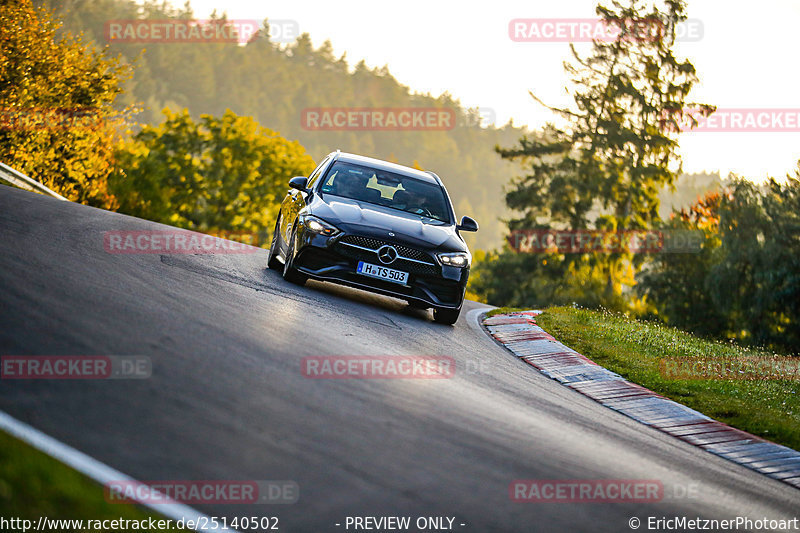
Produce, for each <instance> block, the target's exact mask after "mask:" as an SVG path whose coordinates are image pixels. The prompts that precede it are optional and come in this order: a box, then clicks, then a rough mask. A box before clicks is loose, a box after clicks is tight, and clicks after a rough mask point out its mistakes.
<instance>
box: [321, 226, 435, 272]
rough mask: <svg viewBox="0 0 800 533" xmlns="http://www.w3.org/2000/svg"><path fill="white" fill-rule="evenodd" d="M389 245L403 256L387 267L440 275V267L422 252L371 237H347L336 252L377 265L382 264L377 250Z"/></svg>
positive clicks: (341, 240) (340, 240)
mask: <svg viewBox="0 0 800 533" xmlns="http://www.w3.org/2000/svg"><path fill="white" fill-rule="evenodd" d="M348 244H352V245H355V246H360V247H361V248H369V250H370V251H367V250H362V249H360V248H353V247H352V246H347V245H348ZM385 244H388V245H390V246H393V247H394V248H395V250H397V253H398V254H399V255H400V256H402V257H398V258H397V260H396V261H395V262H394V263H392V264H390V265H387V266H388V267H390V268H397V269H400V270H404V271H406V272H409V273H411V274H421V275H429V276H431V275H438V274H439V266H438V265H436V264H435V263H434V262H433V259H431V257H430V256H429V255H428V254H426V253H425V252H423V251H421V250H417V249H415V248H410V247H408V246H403V245H401V244H395V243H392V242H386V241H381V240H379V239H373V238H370V237H362V236H360V235H345V236H344V237H342V238H341V239H339V242H338V243H337V246H336V250H337V251H338V252H339V253H340V254H342V255H344V256H347V257H350V258H352V259H356V260H358V261H366V262H370V263H377V264H382V263H381V262H380V261H379V260H378V253H377V250H378V248H380V247H381V246H383V245H385ZM403 257H408V258H410V259H415V260H416V261H424V262H425V264H422V263H417V262H415V261H406V260H404V259H403Z"/></svg>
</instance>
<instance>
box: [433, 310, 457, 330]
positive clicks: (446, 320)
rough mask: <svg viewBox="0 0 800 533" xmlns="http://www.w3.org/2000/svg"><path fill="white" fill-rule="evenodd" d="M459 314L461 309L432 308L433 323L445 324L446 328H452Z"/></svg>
mask: <svg viewBox="0 0 800 533" xmlns="http://www.w3.org/2000/svg"><path fill="white" fill-rule="evenodd" d="M460 314H461V308H460V307H459V308H458V309H447V308H440V307H434V308H433V321H434V322H436V323H437V324H447V325H448V326H452V325H453V324H455V323H456V321H457V320H458V315H460Z"/></svg>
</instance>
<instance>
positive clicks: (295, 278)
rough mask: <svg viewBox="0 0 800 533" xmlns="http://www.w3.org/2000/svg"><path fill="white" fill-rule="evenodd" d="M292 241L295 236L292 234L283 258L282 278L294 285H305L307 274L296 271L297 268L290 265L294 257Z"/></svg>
mask: <svg viewBox="0 0 800 533" xmlns="http://www.w3.org/2000/svg"><path fill="white" fill-rule="evenodd" d="M294 241H295V236H294V234H292V239H291V242H290V243H289V250H288V251H287V252H286V257H284V259H283V279H285V280H286V281H288V282H289V283H294V284H296V285H305V283H306V280H307V279H308V276H306V275H305V274H303V273H302V272H298V271H297V269H296V268H294V267H293V266H292V260H293V259H294Z"/></svg>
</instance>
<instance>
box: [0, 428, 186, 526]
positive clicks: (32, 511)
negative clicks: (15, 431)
mask: <svg viewBox="0 0 800 533" xmlns="http://www.w3.org/2000/svg"><path fill="white" fill-rule="evenodd" d="M0 516H1V517H4V518H6V519H10V518H20V519H28V520H32V521H34V523H35V521H36V520H38V518H39V517H40V516H44V517H47V518H55V519H84V520H86V519H91V520H105V519H108V520H114V519H118V518H124V519H128V520H143V519H146V518H148V517H153V518H154V519H156V520H159V519H163V517H161V516H159V515H157V514H155V513H150V512H147V511H144V510H143V509H141V508H139V507H137V506H136V505H130V504H112V503H109V502H107V501H106V500H105V498H104V496H103V487H102V486H101V485H99V484H98V483H96V482H94V481H92V480H91V479H89V478H87V477H86V476H84V475H83V474H80V473H78V472H76V471H75V470H73V469H71V468H69V467H68V466H65V465H64V464H62V463H60V462H59V461H56V460H55V459H53V458H52V457H50V456H48V455H46V454H44V453H42V452H40V451H39V450H36V449H34V448H32V447H31V446H29V445H28V444H26V443H24V442H22V441H20V440H18V439H16V438H14V437H12V436H10V435H8V434H6V433H4V432H2V431H0ZM173 530H174V531H178V530H176V529H174V528H173Z"/></svg>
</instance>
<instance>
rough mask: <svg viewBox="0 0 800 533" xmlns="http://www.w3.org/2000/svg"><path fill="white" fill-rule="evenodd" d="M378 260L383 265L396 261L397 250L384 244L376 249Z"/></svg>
mask: <svg viewBox="0 0 800 533" xmlns="http://www.w3.org/2000/svg"><path fill="white" fill-rule="evenodd" d="M378 259H380V261H381V263H383V264H384V265H388V264H390V263H394V260H395V259H397V250H395V249H394V247H392V246H389V245H388V244H384V245H383V246H381V247H380V248H378Z"/></svg>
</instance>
